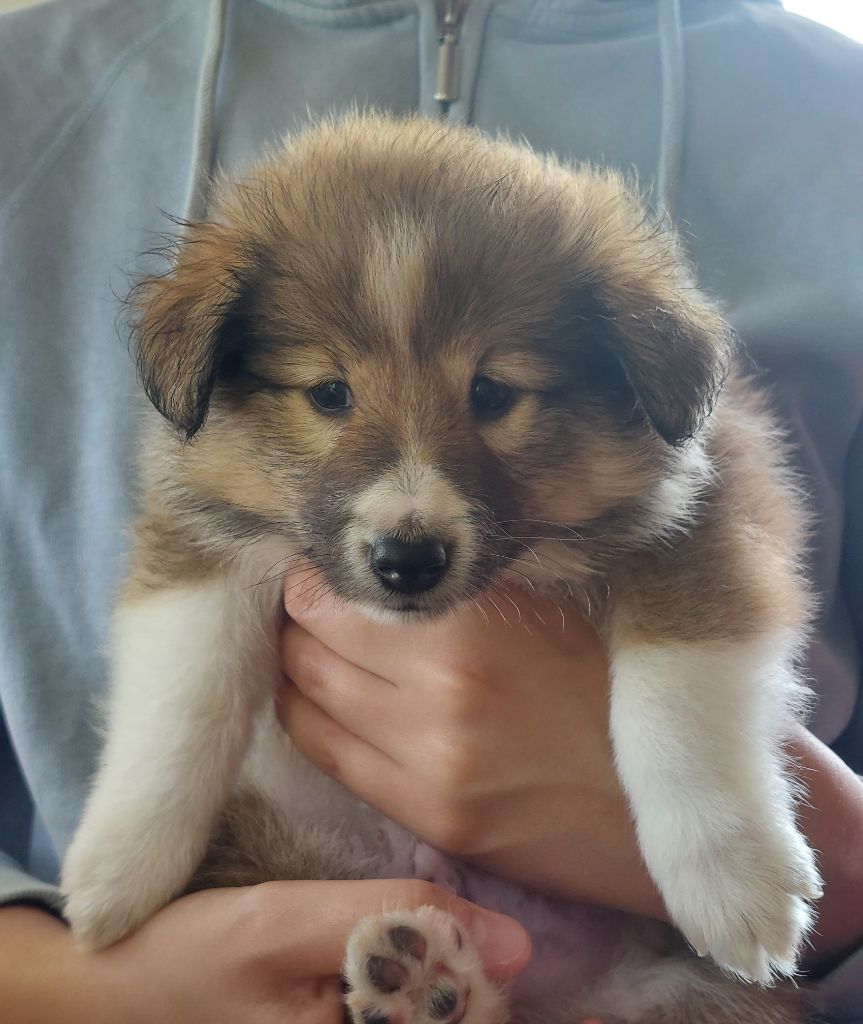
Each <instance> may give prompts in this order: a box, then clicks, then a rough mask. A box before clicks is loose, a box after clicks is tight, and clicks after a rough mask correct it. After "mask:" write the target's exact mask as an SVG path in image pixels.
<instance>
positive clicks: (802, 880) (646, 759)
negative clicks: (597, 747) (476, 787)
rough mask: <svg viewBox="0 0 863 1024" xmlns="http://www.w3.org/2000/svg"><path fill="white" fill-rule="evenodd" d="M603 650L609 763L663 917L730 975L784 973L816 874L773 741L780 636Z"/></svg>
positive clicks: (791, 964)
mask: <svg viewBox="0 0 863 1024" xmlns="http://www.w3.org/2000/svg"><path fill="white" fill-rule="evenodd" d="M612 647H613V650H612V706H611V726H612V736H613V740H614V748H615V755H616V759H617V766H618V771H619V773H620V777H621V780H622V782H623V785H624V788H625V789H626V792H627V794H628V796H629V799H630V803H631V806H632V810H633V813H634V816H635V820H636V826H637V831H638V839H639V843H640V846H641V850H642V853H643V856H644V859H645V862H646V864H647V867H648V869H649V871H650V874H651V875H652V877H653V879H654V881H655V882H656V883H657V885H658V887H659V890H660V892H661V893H662V896H663V898H664V900H665V903H666V906H667V908H668V911H669V913H670V915H671V917H672V919H673V920H674V922H675V923H676V924H677V925H678V927H679V928H680V929H681V931H682V932H683V933H684V934H685V935H686V937H687V938H688V939H689V941H690V942H691V943H692V945H693V946H694V947H695V949H696V950H698V951H699V952H700V953H702V954H703V955H704V954H710V955H711V956H712V957H713V958H714V959H715V960H716V961H717V962H718V963H719V964H720V965H721V966H722V967H724V968H726V969H727V970H729V971H732V972H733V973H735V974H737V975H739V976H741V977H743V978H746V979H752V980H757V981H761V982H765V983H766V982H769V981H770V980H771V978H772V977H773V976H774V975H776V974H781V975H788V974H791V973H793V971H794V969H795V965H796V960H797V954H798V951H799V947H800V944H801V941H802V939H803V937H804V936H805V934H806V932H807V930H808V929H809V927H810V925H811V923H812V914H811V908H810V906H809V903H808V901H809V900H811V899H814V898H816V897H817V896H818V895H819V892H820V880H819V877H818V871H817V868H816V865H815V859H814V856H813V854H812V851H811V850H810V848H809V847H808V845H807V843H806V841H805V839H804V838H803V836H802V835H801V834H800V832H799V830H798V828H797V825H796V823H795V817H794V792H793V785H792V783H791V781H790V779H789V777H788V774H787V771H786V768H785V766H784V764H783V760H782V753H781V749H780V747H781V742H782V739H783V737H784V730H785V728H786V726H787V722H788V720H789V717H790V714H791V711H790V704H791V702H792V700H793V696H794V693H795V689H796V687H797V684H796V682H795V680H794V677H793V674H792V670H791V668H790V660H791V659H790V651H789V647H790V645H789V643H788V642H787V640H783V638H782V637H772V638H762V639H759V640H756V641H751V642H748V643H730V642H725V643H717V644H713V645H711V644H707V643H669V642H665V643H662V644H660V643H659V642H656V641H653V642H647V641H644V642H638V641H637V640H634V639H633V638H628V639H627V641H626V642H620V641H618V642H617V643H616V644H613V645H612Z"/></svg>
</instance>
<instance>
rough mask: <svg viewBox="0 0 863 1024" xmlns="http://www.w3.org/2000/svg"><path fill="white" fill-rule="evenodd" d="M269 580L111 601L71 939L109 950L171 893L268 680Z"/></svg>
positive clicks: (227, 580) (71, 895)
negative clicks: (103, 695)
mask: <svg viewBox="0 0 863 1024" xmlns="http://www.w3.org/2000/svg"><path fill="white" fill-rule="evenodd" d="M277 602H278V584H275V587H274V586H273V585H272V584H267V585H264V586H261V587H256V588H251V589H249V588H248V587H247V586H246V585H245V581H241V580H240V579H239V578H238V577H237V576H236V575H235V574H231V575H224V576H221V577H217V578H209V579H207V580H205V581H203V582H199V583H193V584H183V585H178V586H175V587H165V588H163V589H160V590H158V591H154V592H152V593H151V594H147V595H145V596H142V597H139V598H136V599H135V600H134V601H131V602H126V603H124V604H121V605H120V606H119V608H118V610H117V612H116V614H115V619H114V632H113V642H114V663H113V672H114V678H113V680H112V684H113V685H112V693H111V704H110V714H109V721H108V735H107V745H106V748H105V753H104V757H103V761H102V764H101V767H100V768H99V771H98V773H97V775H96V779H95V784H94V788H93V791H92V793H91V795H90V798H89V800H88V801H87V805H86V808H85V811H84V817H83V820H82V822H81V825H80V827H79V829H78V832H77V834H76V835H75V838H74V840H73V842H72V845H71V846H70V848H69V851H68V853H67V855H66V859H65V862H64V865H63V879H62V888H63V891H64V894H65V896H66V914H67V916H68V918H69V921H70V923H71V925H72V929H73V931H74V933H75V935H76V937H77V939H78V940H79V941H80V942H81V943H83V944H84V945H86V946H88V947H91V948H100V947H102V946H106V945H108V944H110V943H112V942H114V941H116V940H117V939H120V938H121V937H122V936H124V935H125V934H127V933H128V932H130V931H131V930H133V929H134V928H136V927H137V926H138V925H140V924H142V923H143V922H144V921H145V920H146V919H147V918H148V917H149V916H150V915H151V914H153V913H154V912H155V911H156V910H158V909H159V908H160V907H161V906H163V905H164V904H165V903H167V902H168V901H169V900H170V899H172V898H173V897H174V896H176V895H177V893H178V892H179V891H180V890H181V889H182V888H183V886H184V885H185V884H186V883H187V882H188V881H189V879H190V877H191V875H192V873H193V871H194V870H195V868H196V867H197V866H198V863H199V862H200V860H201V858H202V856H203V854H204V852H205V848H206V845H207V841H208V839H209V836H210V831H211V829H212V826H213V823H214V819H215V817H216V815H217V814H218V812H219V810H220V809H221V807H222V806H223V804H224V802H225V799H226V797H227V796H228V793H229V791H230V789H231V787H232V785H233V782H234V780H235V778H236V774H237V769H238V766H239V763H240V760H241V758H242V756H243V754H244V752H245V749H246V746H247V744H248V741H249V733H250V724H251V720H252V716H253V714H254V712H255V710H256V708H257V707H258V706H259V704H260V701H261V700H262V698H263V697H264V696H265V695H266V694H267V693H268V692H269V691H270V690H271V689H272V686H273V683H274V680H275V678H276V676H275V671H276V663H275V628H276V608H277Z"/></svg>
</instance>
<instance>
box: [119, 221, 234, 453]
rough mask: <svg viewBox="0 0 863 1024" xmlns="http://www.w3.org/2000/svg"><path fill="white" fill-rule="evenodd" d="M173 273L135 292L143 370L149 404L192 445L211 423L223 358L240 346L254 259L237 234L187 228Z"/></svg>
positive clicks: (175, 251) (173, 257) (173, 258)
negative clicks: (209, 414) (208, 419)
mask: <svg viewBox="0 0 863 1024" xmlns="http://www.w3.org/2000/svg"><path fill="white" fill-rule="evenodd" d="M167 255H168V259H169V261H170V264H171V266H170V268H169V270H168V272H167V273H165V274H163V275H161V276H154V277H149V278H146V279H145V280H143V281H142V282H140V284H138V285H137V286H136V287H135V289H134V290H133V292H132V295H131V296H130V299H129V303H130V306H131V308H132V310H133V318H134V322H133V329H134V336H135V341H136V350H137V351H136V354H137V361H138V370H139V373H140V376H141V380H142V382H143V385H144V388H145V390H146V392H147V396H148V397H149V399H150V401H151V402H152V403H153V405H154V406H155V407H156V409H158V411H159V412H160V413H161V414H162V415H163V416H164V417H165V418H166V419H167V420H169V421H170V422H171V423H172V424H173V425H174V426H175V427H176V428H177V430H178V431H179V432H180V433H181V435H182V436H183V437H184V438H185V439H186V440H191V438H193V437H194V436H195V434H196V433H197V432H198V431H199V430H200V429H201V427H202V426H203V424H204V420H205V419H206V417H207V411H208V409H209V405H210V397H211V395H212V391H213V387H214V386H215V384H216V380H217V378H218V375H219V370H220V367H221V366H222V364H223V362H224V360H225V358H226V357H227V356H228V355H229V354H231V352H232V351H234V350H235V349H236V347H237V344H238V343H239V341H241V340H242V339H241V337H240V334H241V332H239V331H238V330H237V321H238V320H239V319H241V309H242V306H243V303H244V299H245V293H246V285H245V274H246V272H247V269H248V259H247V257H246V254H245V253H244V250H243V246H242V243H241V242H240V240H239V239H238V238H237V236H236V232H235V231H233V230H231V229H230V228H228V227H225V226H223V225H219V224H209V223H197V224H187V225H186V226H185V233H184V235H183V237H182V238H181V239H180V240H178V241H177V242H175V243H173V244H172V246H171V247H170V250H169V252H168V254H167Z"/></svg>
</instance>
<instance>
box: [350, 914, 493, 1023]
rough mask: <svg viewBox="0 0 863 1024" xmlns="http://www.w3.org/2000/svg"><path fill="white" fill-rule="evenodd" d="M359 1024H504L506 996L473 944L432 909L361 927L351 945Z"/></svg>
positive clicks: (353, 1004) (353, 1014)
mask: <svg viewBox="0 0 863 1024" xmlns="http://www.w3.org/2000/svg"><path fill="white" fill-rule="evenodd" d="M344 974H345V979H346V982H347V992H346V995H345V1002H346V1004H347V1007H348V1010H349V1013H350V1019H351V1021H352V1022H353V1024H462V1022H464V1024H503V1022H504V1021H505V1020H506V1013H505V1005H504V1001H503V998H502V996H501V994H500V992H499V991H498V990H497V989H496V988H495V987H494V986H493V985H492V984H491V983H490V982H489V981H488V980H487V979H486V978H485V976H484V975H483V972H482V965H481V963H480V961H479V958H478V956H477V955H476V952H475V951H474V950H473V948H472V947H471V945H470V942H469V941H468V939H467V938H465V937H464V936H463V935H462V934H461V933H460V932H459V930H458V927H457V926H456V924H455V922H454V921H453V919H452V917H450V915H449V914H446V913H444V912H443V911H440V910H436V909H434V908H432V907H421V908H419V909H418V910H414V911H401V912H394V913H392V914H382V915H380V916H377V917H369V918H366V919H365V920H364V921H361V922H360V923H359V925H357V927H356V928H355V929H354V932H353V933H352V934H351V937H350V939H349V941H348V949H347V957H346V959H345V968H344Z"/></svg>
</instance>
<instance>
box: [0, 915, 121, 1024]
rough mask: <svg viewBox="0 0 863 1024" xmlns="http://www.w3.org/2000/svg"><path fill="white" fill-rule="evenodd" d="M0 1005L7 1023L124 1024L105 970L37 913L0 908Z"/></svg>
mask: <svg viewBox="0 0 863 1024" xmlns="http://www.w3.org/2000/svg"><path fill="white" fill-rule="evenodd" d="M0 1005H2V1007H3V1020H4V1021H6V1022H8V1024H127V1021H128V1017H127V1015H126V1013H125V1011H124V1009H123V1008H122V1007H121V1001H120V999H119V993H118V992H117V991H116V988H115V987H114V985H113V983H112V981H111V974H110V971H108V970H103V969H102V966H101V962H100V961H99V958H98V957H94V956H92V955H88V954H86V953H82V952H80V951H79V950H77V949H76V948H75V946H74V945H73V943H72V936H71V933H70V932H69V929H68V928H66V927H65V925H63V924H62V923H61V922H60V921H58V920H57V919H56V918H54V917H52V916H51V915H50V914H48V913H47V912H45V911H43V910H39V909H36V908H34V907H27V906H10V907H2V908H0Z"/></svg>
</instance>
